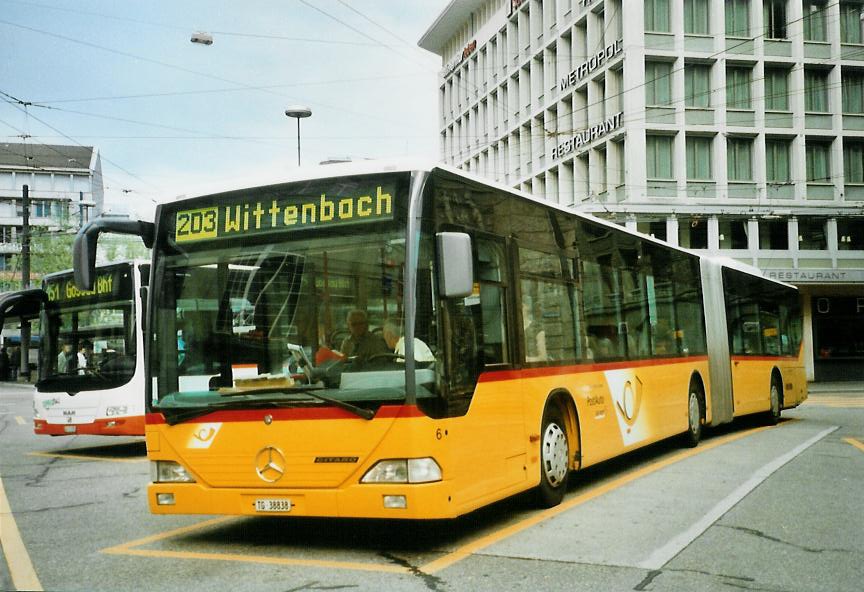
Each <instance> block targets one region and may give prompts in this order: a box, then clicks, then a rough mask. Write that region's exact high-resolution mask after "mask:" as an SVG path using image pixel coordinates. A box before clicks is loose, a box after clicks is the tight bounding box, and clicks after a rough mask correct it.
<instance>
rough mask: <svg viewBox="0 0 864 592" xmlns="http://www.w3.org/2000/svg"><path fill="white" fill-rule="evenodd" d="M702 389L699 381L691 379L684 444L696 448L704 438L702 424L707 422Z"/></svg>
mask: <svg viewBox="0 0 864 592" xmlns="http://www.w3.org/2000/svg"><path fill="white" fill-rule="evenodd" d="M703 408H704V407H703V403H702V389H701V388H700V386H699V383H698V381H696V380H691V381H690V388H689V389H688V392H687V431H686V432H684V444H685V445H686V446H687V447H688V448H695V447H696V446H698V445H699V441H700V440H702V425H703V424H704V423H705V422H704V419H705V413H704V411H703Z"/></svg>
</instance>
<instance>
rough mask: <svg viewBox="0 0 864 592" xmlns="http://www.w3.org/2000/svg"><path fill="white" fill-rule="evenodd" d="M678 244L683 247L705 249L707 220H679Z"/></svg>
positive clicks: (706, 243) (706, 245) (706, 244)
mask: <svg viewBox="0 0 864 592" xmlns="http://www.w3.org/2000/svg"><path fill="white" fill-rule="evenodd" d="M678 244H679V245H681V246H682V247H684V248H685V249H707V248H708V220H706V219H705V218H691V219H689V220H686V219H681V220H679V222H678Z"/></svg>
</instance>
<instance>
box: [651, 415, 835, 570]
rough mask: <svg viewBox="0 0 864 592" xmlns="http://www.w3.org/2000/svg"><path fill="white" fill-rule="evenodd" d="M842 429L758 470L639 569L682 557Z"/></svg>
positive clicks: (825, 431)
mask: <svg viewBox="0 0 864 592" xmlns="http://www.w3.org/2000/svg"><path fill="white" fill-rule="evenodd" d="M837 429H838V426H833V427H830V428H828V429H826V430H823V431H821V432H819V433H818V434H816V435H815V436H813V437H812V438H810V439H809V440H807V441H806V442H804V443H802V444H800V445H799V446H797V447H795V448H793V449H792V450H790V451H789V452H787V453H786V454H784V455H782V456H780V457H778V458H776V459H774V460H773V461H771V462H770V463H768V464H767V465H764V466H762V468H760V469H758V470H757V471H756V472H755V473H753V475H752V476H751V477H750V479H748V480H747V481H746V482H744V483H743V484H741V485H740V486H739V487H738V488H736V489H735V491H733V492H732V493H730V494H729V495H728V496H726V498H724V499H723V500H721V501H720V502H719V503H718V504H717V505H716V506H714V507H713V508H711V509H710V510H709V511H708V512H707V513H706V514H705V516H704V517H703V518H702V519H701V520H699V521H698V522H696V523H695V524H693V525H692V526H691V527H690V528H688V529H687V530H685V531H684V532H682V533H681V534H679V535H678V536H676V537H675V538H673V539H672V540H670V541H669V542H668V543H666V544H665V545H663V546H662V547H660V548H659V549H656V550H655V551H654V552H653V553H651V555H650V556H648V558H647V559H645V560H644V561H641V562H640V563H638V564H637V567H641V568H644V569H652V570H653V569H660V568H662V567H663V566H664V565H666V564H667V563H669V561H671V560H672V559H673V558H674V557H675V556H676V555H678V554H679V553H680V552H681V551H683V550H684V549H686V548H687V546H688V545H690V543H692V542H693V541H695V540H696V539H697V538H698V537H699V536H701V535H702V533H704V532H705V531H706V530H708V529H709V528H710V527H711V525H713V524H714V523H715V522H717V521H718V520H719V519H720V518H722V517H723V516H724V515H725V514H726V512H728V511H729V510H731V509H732V508H733V507H735V505H736V504H738V502H740V501H741V500H742V499H744V498H745V497H746V496H747V494H749V493H750V492H751V491H753V490H754V489H756V487H758V486H759V485H760V484H761V483H762V482H764V481H765V480H766V479H767V478H768V477H770V476H771V475H772V474H774V473H775V472H776V471H778V470H779V469H780V468H781V467H782V466H783V465H785V464H786V463H788V462H789V461H791V460H792V459H794V458H795V457H796V456H798V455H799V454H801V453H802V452H804V451H805V450H807V449H808V448H810V447H811V446H813V445H814V444H815V443H816V442H818V441H819V440H821V439H822V438H824V437H825V436H827V435H828V434H830V433H831V432H833V431H835V430H837Z"/></svg>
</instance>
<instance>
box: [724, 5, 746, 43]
mask: <svg viewBox="0 0 864 592" xmlns="http://www.w3.org/2000/svg"><path fill="white" fill-rule="evenodd" d="M726 35H729V36H731V37H749V36H750V0H726Z"/></svg>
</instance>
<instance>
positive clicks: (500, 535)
mask: <svg viewBox="0 0 864 592" xmlns="http://www.w3.org/2000/svg"><path fill="white" fill-rule="evenodd" d="M767 429H769V428H768V427H761V428H755V429H752V430H748V431H746V432H743V433H738V434H730V435H728V436H723V437H721V438H718V439H717V440H714V441H712V442H709V443H708V444H705V445H702V446H699V447H698V448H692V449H690V450H685V451H683V452H679V453H678V454H675V455H674V456H671V457H669V458H667V459H665V460H661V461H658V462H656V463H654V464H651V465H648V466H646V467H642V468H641V469H638V470H636V471H634V472H632V473H628V474H626V475H623V476H622V477H619V478H618V479H615V480H613V481H610V482H608V483H605V484H603V485H598V486H596V487H592V488H591V489H589V490H588V491H586V492H585V493H583V494H581V495H579V496H576V497H574V498H572V499H569V500H567V501H565V502H563V503H562V504H560V505H558V506H555V507H554V508H549V509H548V510H543V511H542V512H538V513H536V514H534V515H532V516H529V517H528V518H525V519H524V520H520V521H519V522H516V523H514V524H511V525H510V526H507V527H504V528H502V529H501V530H499V531H497V532H493V533H492V534H489V535H485V536H481V537H480V538H478V539H476V540H474V541H471V542H469V543H466V544H464V545H462V546H461V547H459V548H458V549H456V550H455V551H452V552H450V553H448V554H447V555H444V556H443V557H440V558H438V559H436V560H434V561H431V562H429V563H427V564H426V565H423V566H421V567H420V568H419V569H420V571H422V572H423V573H427V574H432V573H435V572H438V571H441V570H442V569H445V568H447V567H450V566H451V565H453V564H454V563H458V562H459V561H462V560H463V559H465V558H466V557H468V556H469V555H472V554H474V553H476V552H477V551H479V550H481V549H484V548H485V547H488V546H490V545H493V544H495V543H497V542H499V541H502V540H504V539H506V538H508V537H511V536H513V535H514V534H517V533H519V532H522V531H523V530H525V529H527V528H530V527H532V526H535V525H537V524H539V523H541V522H544V521H546V520H548V519H549V518H552V517H554V516H557V515H559V514H562V513H564V512H566V511H567V510H570V509H572V508H575V507H576V506H579V505H582V504H584V503H585V502H588V501H591V500H593V499H595V498H597V497H600V496H601V495H604V494H606V493H609V492H610V491H613V490H615V489H618V488H619V487H622V486H624V485H627V484H628V483H631V482H633V481H635V480H636V479H639V478H641V477H645V476H646V475H650V474H651V473H654V472H656V471H659V470H660V469H664V468H666V467H668V466H670V465H673V464H675V463H678V462H681V461H682V460H685V459H688V458H690V457H693V456H696V455H697V454H701V453H703V452H707V451H709V450H711V449H713V448H717V447H718V446H722V445H723V444H728V443H730V442H734V441H735V440H740V439H741V438H744V437H745V436H750V435H752V434H756V433H758V432H761V431H764V430H767Z"/></svg>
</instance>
